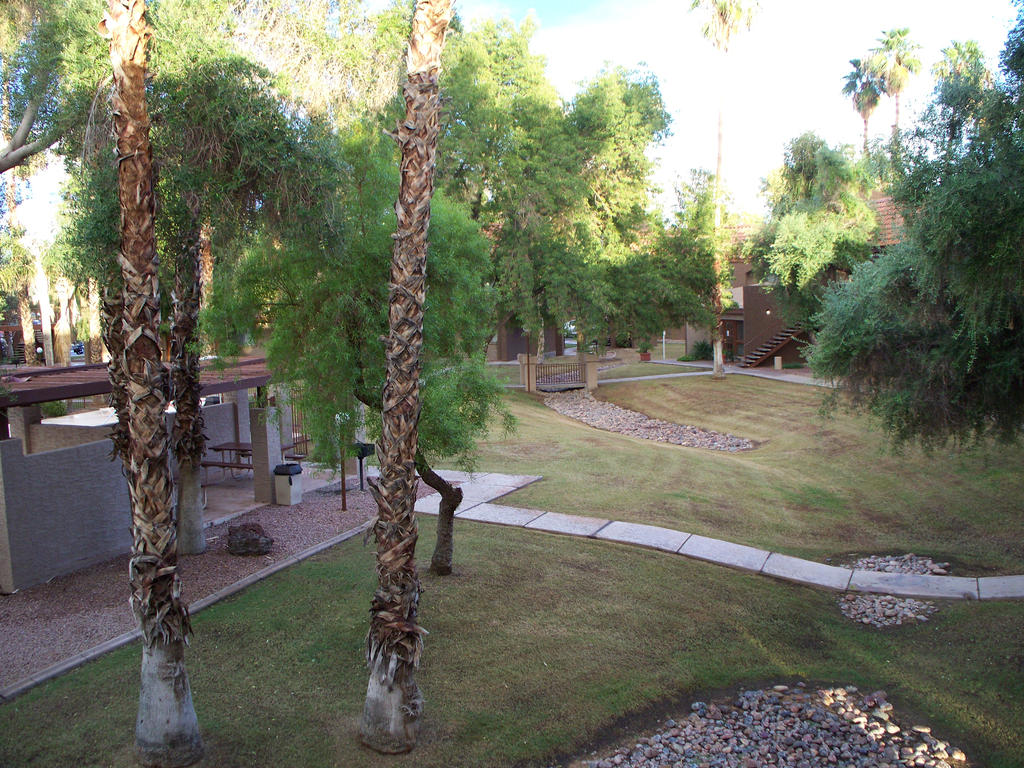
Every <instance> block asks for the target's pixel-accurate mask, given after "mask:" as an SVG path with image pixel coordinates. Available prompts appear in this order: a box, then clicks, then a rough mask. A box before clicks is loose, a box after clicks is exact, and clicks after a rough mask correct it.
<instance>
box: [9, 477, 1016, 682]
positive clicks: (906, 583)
mask: <svg viewBox="0 0 1024 768" xmlns="http://www.w3.org/2000/svg"><path fill="white" fill-rule="evenodd" d="M367 469H368V473H367V474H371V473H372V474H376V473H377V472H376V468H375V467H372V468H371V467H367ZM438 474H439V475H441V476H442V477H444V478H445V479H446V480H449V481H455V482H458V483H460V484H461V485H460V487H461V488H462V493H463V501H462V504H461V505H460V506H459V511H458V512H456V517H457V518H459V519H460V520H468V521H471V522H479V523H492V524H496V525H509V526H514V527H517V528H525V529H528V530H532V531H543V532H547V533H560V534H564V535H567V536H580V537H584V538H590V539H602V540H604V541H614V542H619V543H622V544H632V545H635V546H640V547H647V548H649V549H656V550H659V551H662V552H667V553H670V554H676V555H682V556H684V557H692V558H695V559H697V560H705V561H707V562H710V563H715V564H717V565H724V566H727V567H730V568H736V569H739V570H741V571H749V572H751V573H759V574H762V575H764V576H773V577H775V578H778V579H784V580H786V581H792V582H796V583H798V584H806V585H810V586H814V587H824V588H825V589H831V590H839V591H847V590H849V591H851V592H874V593H881V594H888V595H903V596H907V597H923V598H941V599H948V600H964V599H966V600H1005V599H1024V575H1021V576H986V577H982V578H965V577H957V576H919V575H914V574H901V573H879V572H877V571H858V570H853V569H850V568H838V567H836V566H832V565H824V564H823V563H817V562H814V561H812V560H803V559H801V558H798V557H790V556H789V555H783V554H780V553H778V552H768V551H766V550H763V549H757V548H755V547H748V546H745V545H743V544H734V543H732V542H728V541H722V540H720V539H712V538H708V537H706V536H699V535H697V534H691V533H686V532H684V531H676V530H673V529H671V528H661V527H658V526H654V525H642V524H639V523H627V522H622V521H619V520H607V519H605V518H598V517H581V516H576V515H565V514H561V513H559V512H544V511H543V510H539V509H523V508H520V507H508V506H503V505H499V504H494V503H492V502H493V501H494V500H495V499H498V498H500V497H502V496H505V495H506V494H509V493H512V492H513V491H516V490H519V489H520V488H523V487H525V486H527V485H529V484H530V483H533V482H536V481H537V480H540V479H541V478H540V477H539V476H536V475H504V474H500V473H497V472H486V473H477V474H467V473H465V472H457V471H452V470H439V471H438ZM440 501H441V497H440V495H439V494H437V493H433V494H431V495H429V496H424V497H423V498H421V499H419V500H418V501H417V502H416V511H417V512H419V513H421V514H426V515H436V514H437V509H438V505H439V503H440ZM238 514H241V512H238V511H236V512H235V513H233V514H231V515H227V516H225V518H224V519H230V518H232V517H236V516H237V515H238ZM218 522H219V521H218ZM371 523H372V521H368V522H366V523H363V524H362V525H360V526H358V527H356V528H353V529H351V530H349V531H345V532H344V533H341V534H338V535H337V536H334V537H332V538H330V539H328V540H327V541H323V542H320V543H319V544H316V545H314V546H312V547H310V548H309V549H307V550H305V551H303V552H299V553H296V554H294V555H292V556H290V557H288V558H285V559H284V560H281V561H280V562H277V563H274V564H273V565H271V566H269V567H267V568H264V569H263V570H261V571H257V572H256V573H252V574H250V575H248V576H246V577H245V578H243V579H241V580H240V581H237V582H235V583H234V584H231V585H229V586H227V587H225V588H224V589H221V590H219V591H218V592H215V593H213V594H211V595H208V596H206V597H204V598H203V599H201V600H197V601H195V602H194V603H192V604H191V606H190V607H189V612H190V613H191V614H192V615H195V614H197V613H199V612H200V611H202V610H203V609H204V608H208V607H209V606H211V605H213V604H214V603H217V602H220V601H221V600H223V599H225V598H227V597H230V596H231V595H234V594H236V593H237V592H239V591H241V590H243V589H245V588H246V587H248V586H250V585H252V584H255V583H257V582H259V581H262V580H263V579H266V578H267V577H268V576H270V575H272V574H274V573H277V572H278V571H280V570H282V569H284V568H288V567H290V566H292V565H295V564H296V563H299V562H301V561H303V560H305V559H307V558H309V557H312V556H313V555H316V554H318V553H320V552H323V551H324V550H326V549H329V548H331V547H333V546H336V545H337V544H340V543H341V542H343V541H347V540H348V539H351V538H353V537H355V536H358V535H359V534H361V533H363V532H364V531H366V530H367V529H368V528H369V527H370V525H371ZM139 636H140V635H139V632H138V631H137V630H136V631H132V632H126V633H125V634H123V635H120V636H118V637H114V638H111V639H110V640H108V641H106V642H104V643H101V644H100V645H97V646H94V647H92V648H90V649H88V650H87V651H83V652H82V653H79V654H75V655H74V656H72V657H70V658H67V659H64V660H63V661H61V662H59V663H57V664H54V665H52V666H50V667H47V668H46V669H43V670H41V671H40V672H38V673H37V674H34V675H31V676H30V677H28V678H26V679H24V680H20V681H18V682H17V683H15V684H13V685H11V686H8V687H7V688H4V689H0V702H6V701H10V700H11V699H13V698H15V697H16V696H19V695H21V694H22V693H25V692H26V691H27V690H29V689H31V688H34V687H35V686H37V685H39V684H40V683H43V682H46V681H47V680H51V679H53V678H55V677H58V676H59V675H62V674H64V673H65V672H68V671H70V670H72V669H74V668H76V667H79V666H81V665H82V664H85V663H86V662H88V661H91V660H93V659H95V658H97V657H99V656H102V655H103V654H105V653H108V652H109V651H112V650H114V649H116V648H120V647H122V646H124V645H128V644H129V643H132V642H134V641H136V640H138V639H139Z"/></svg>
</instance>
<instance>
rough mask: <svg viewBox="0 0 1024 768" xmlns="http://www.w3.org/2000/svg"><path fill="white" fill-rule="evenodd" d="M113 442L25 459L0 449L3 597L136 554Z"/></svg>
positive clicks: (17, 450) (0, 444) (1, 445)
mask: <svg viewBox="0 0 1024 768" xmlns="http://www.w3.org/2000/svg"><path fill="white" fill-rule="evenodd" d="M112 447H113V446H112V444H111V442H110V440H101V441H97V442H92V443H88V444H86V445H78V446H74V447H71V448H62V449H60V450H56V451H45V452H43V453H33V454H28V455H25V454H24V453H23V452H22V442H21V440H14V439H12V440H3V441H0V591H2V592H13V591H14V590H16V589H25V588H26V587H31V586H33V585H35V584H41V583H43V582H45V581H47V580H49V579H51V578H53V577H54V576H60V575H63V574H65V573H70V572H72V571H76V570H78V569H80V568H85V567H86V566H89V565H92V564H93V563H98V562H102V561H104V560H108V559H110V558H112V557H115V556H117V555H119V554H122V553H124V552H128V551H130V549H131V510H130V505H129V499H128V484H127V482H126V481H125V478H124V476H123V475H122V474H121V462H120V461H111V460H110V458H109V455H110V451H111V449H112Z"/></svg>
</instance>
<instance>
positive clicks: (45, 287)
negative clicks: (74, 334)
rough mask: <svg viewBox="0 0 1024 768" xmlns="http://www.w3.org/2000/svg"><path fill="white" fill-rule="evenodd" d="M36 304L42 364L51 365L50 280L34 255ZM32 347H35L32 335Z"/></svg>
mask: <svg viewBox="0 0 1024 768" xmlns="http://www.w3.org/2000/svg"><path fill="white" fill-rule="evenodd" d="M36 302H37V303H38V304H39V329H40V330H41V331H42V333H43V364H44V365H53V326H52V325H51V323H52V320H53V307H51V306H50V278H49V277H47V276H46V270H45V269H43V258H42V256H41V255H40V254H38V253H37V254H36ZM32 345H33V347H34V346H35V335H34V334H33V338H32Z"/></svg>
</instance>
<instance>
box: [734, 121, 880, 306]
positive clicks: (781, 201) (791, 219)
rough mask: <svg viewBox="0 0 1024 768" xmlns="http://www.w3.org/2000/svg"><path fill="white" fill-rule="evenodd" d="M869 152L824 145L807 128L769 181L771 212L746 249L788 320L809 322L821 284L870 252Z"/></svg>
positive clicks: (842, 275) (844, 272)
mask: <svg viewBox="0 0 1024 768" xmlns="http://www.w3.org/2000/svg"><path fill="white" fill-rule="evenodd" d="M868 160H869V159H868V158H864V159H862V161H861V162H859V163H856V162H854V161H853V160H852V158H851V157H850V156H849V151H843V150H842V149H835V148H832V147H829V146H828V145H827V144H826V143H825V141H824V140H823V139H821V138H819V137H818V136H815V135H814V134H811V133H805V134H804V135H802V136H800V137H798V138H796V139H794V140H793V141H791V142H790V143H789V145H788V146H787V148H786V156H785V162H784V164H783V166H782V168H780V169H779V170H777V171H776V172H774V173H773V174H772V175H771V176H770V177H769V179H768V182H767V185H766V193H767V197H768V201H769V204H770V206H771V218H770V219H769V221H768V222H767V223H766V225H765V227H764V228H763V230H762V232H761V233H760V234H759V235H758V237H757V238H756V239H755V240H754V243H753V244H752V246H750V247H749V248H748V250H749V251H750V254H751V256H752V257H753V259H754V265H755V268H756V269H757V270H758V271H759V272H760V273H761V274H762V276H765V277H768V276H771V277H770V278H768V279H769V281H770V282H771V283H772V284H773V286H774V288H773V294H774V296H775V298H776V300H777V301H778V303H779V305H780V308H781V310H782V312H783V314H784V316H785V317H786V319H787V321H788V322H789V323H791V324H793V325H804V326H812V325H813V323H812V322H811V320H812V318H813V316H814V314H815V313H816V312H817V311H818V309H819V308H820V302H821V294H822V291H823V290H824V288H825V287H826V286H827V285H829V284H830V283H832V282H835V281H836V280H841V279H845V278H846V277H847V276H848V275H849V274H850V271H851V270H852V269H853V267H854V265H856V264H858V263H860V262H862V261H864V260H865V259H867V258H868V257H869V256H870V254H871V244H870V243H871V237H872V236H873V235H874V232H875V228H876V222H875V216H874V213H873V212H872V211H871V208H870V206H869V205H868V202H867V198H868V195H869V193H870V190H871V188H872V187H873V185H874V181H873V179H872V177H871V175H870V174H869V173H868V171H867V170H866V163H867V162H868Z"/></svg>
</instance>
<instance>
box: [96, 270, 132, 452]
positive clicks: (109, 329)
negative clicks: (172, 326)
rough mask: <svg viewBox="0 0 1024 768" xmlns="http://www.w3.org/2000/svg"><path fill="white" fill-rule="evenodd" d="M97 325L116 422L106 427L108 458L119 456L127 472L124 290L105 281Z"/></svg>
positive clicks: (111, 405) (126, 378)
mask: <svg viewBox="0 0 1024 768" xmlns="http://www.w3.org/2000/svg"><path fill="white" fill-rule="evenodd" d="M100 321H101V322H100V327H101V329H102V334H103V344H104V346H106V348H107V352H108V353H109V354H110V359H109V360H107V377H108V378H109V379H110V407H111V408H113V409H114V413H115V414H116V416H117V423H116V424H115V425H114V427H113V428H112V429H111V430H110V440H111V442H112V443H113V444H114V448H113V450H112V451H111V454H110V458H111V460H113V459H115V458H120V459H121V462H122V463H123V464H124V468H125V472H127V471H128V377H127V373H126V372H125V368H124V342H125V335H124V290H123V288H120V289H119V288H115V287H113V286H112V285H111V283H109V282H108V283H107V284H106V285H105V286H104V289H103V300H102V303H101V304H100Z"/></svg>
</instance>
